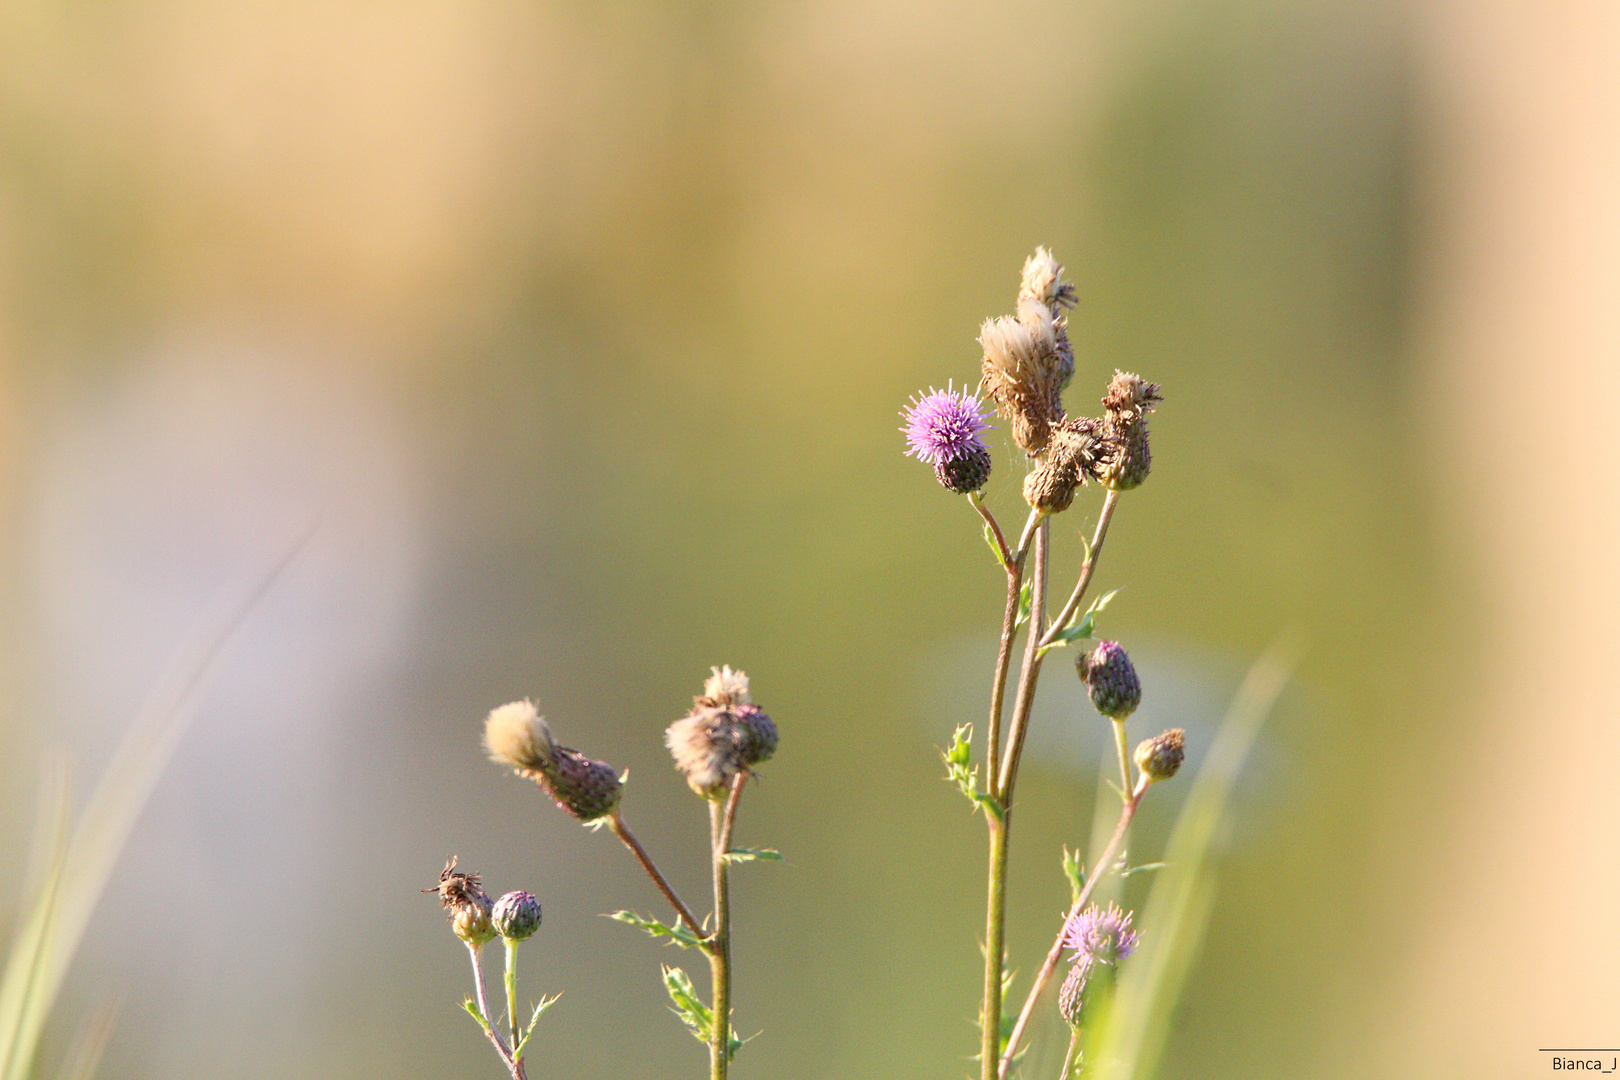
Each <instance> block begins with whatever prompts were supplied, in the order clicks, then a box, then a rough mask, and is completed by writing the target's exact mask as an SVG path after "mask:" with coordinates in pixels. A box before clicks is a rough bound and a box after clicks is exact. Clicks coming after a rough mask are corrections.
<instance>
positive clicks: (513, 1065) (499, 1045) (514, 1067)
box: [467, 942, 529, 1080]
mask: <svg viewBox="0 0 1620 1080" xmlns="http://www.w3.org/2000/svg"><path fill="white" fill-rule="evenodd" d="M467 951H468V952H469V953H471V954H472V969H473V993H474V994H475V995H476V1000H477V1002H478V1015H479V1018H480V1020H481V1021H482V1023H483V1025H484V1034H485V1035H488V1036H489V1041H490V1042H492V1043H494V1044H495V1052H496V1053H497V1054H499V1055H500V1056H501V1064H503V1065H505V1066H506V1070H507V1071H508V1072H510V1073H511V1074H512V1080H529V1078H528V1075H527V1074H526V1073H525V1072H524V1071H523V1063H522V1062H520V1061H518V1060H517V1059H516V1058H514V1057H513V1056H512V1051H510V1050H508V1049H507V1048H506V1040H505V1039H503V1038H501V1032H500V1027H499V1026H498V1025H495V1024H491V1023H490V1020H489V992H488V991H487V990H485V989H484V963H483V958H482V953H483V949H482V947H481V946H478V945H474V944H472V943H471V942H468V943H467Z"/></svg>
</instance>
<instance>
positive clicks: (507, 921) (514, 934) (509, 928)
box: [490, 889, 540, 941]
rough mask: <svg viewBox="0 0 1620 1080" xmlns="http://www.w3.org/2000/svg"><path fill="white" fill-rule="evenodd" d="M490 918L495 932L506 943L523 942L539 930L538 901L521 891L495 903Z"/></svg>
mask: <svg viewBox="0 0 1620 1080" xmlns="http://www.w3.org/2000/svg"><path fill="white" fill-rule="evenodd" d="M490 918H491V919H492V920H493V921H494V923H495V931H496V933H498V934H500V935H501V937H503V938H505V939H507V940H508V941H523V940H525V939H527V938H530V937H533V936H534V932H535V931H536V930H538V929H540V901H538V900H536V899H535V898H534V896H533V895H532V894H530V893H526V892H524V891H522V890H521V889H519V890H517V891H516V892H509V893H507V894H506V895H505V896H503V897H501V898H500V899H499V900H497V901H495V910H494V911H493V912H492V913H491V915H490Z"/></svg>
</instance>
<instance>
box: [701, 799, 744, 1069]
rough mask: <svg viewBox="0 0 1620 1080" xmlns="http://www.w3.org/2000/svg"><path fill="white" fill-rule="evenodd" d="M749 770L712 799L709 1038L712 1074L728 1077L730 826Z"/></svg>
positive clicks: (734, 819) (729, 1026) (729, 1056)
mask: <svg viewBox="0 0 1620 1080" xmlns="http://www.w3.org/2000/svg"><path fill="white" fill-rule="evenodd" d="M747 782H748V774H747V773H738V774H737V775H736V776H734V777H732V779H731V794H730V795H729V796H728V797H727V798H726V801H725V804H724V806H722V805H721V804H720V803H718V802H710V803H709V840H710V845H711V848H712V851H713V855H714V937H713V938H711V939H710V940H711V943H712V947H711V948H710V949H709V975H710V978H711V981H712V984H713V987H712V988H713V991H714V1030H713V1032H712V1033H711V1036H710V1039H709V1075H710V1077H711V1078H712V1080H726V1070H727V1068H728V1066H729V1065H730V1064H731V884H730V880H729V877H728V873H727V872H728V871H729V870H730V868H731V862H730V860H728V859H727V858H726V853H727V852H729V851H730V850H731V829H732V826H733V825H734V824H735V823H736V820H737V801H738V800H739V799H741V798H742V789H743V785H744V784H745V783H747Z"/></svg>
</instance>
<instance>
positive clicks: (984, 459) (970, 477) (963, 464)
mask: <svg viewBox="0 0 1620 1080" xmlns="http://www.w3.org/2000/svg"><path fill="white" fill-rule="evenodd" d="M934 479H936V480H938V481H939V482H940V483H941V484H942V485H944V487H945V490H946V491H954V492H955V493H956V494H958V495H967V494H970V493H971V492H975V491H979V490H981V489H983V487H984V485H986V484H988V483H989V482H990V451H989V450H986V449H983V448H980V449H978V450H969V451H968V452H967V453H965V454H963V455H961V456H960V457H955V458H947V459H944V460H941V461H937V462H935V463H934Z"/></svg>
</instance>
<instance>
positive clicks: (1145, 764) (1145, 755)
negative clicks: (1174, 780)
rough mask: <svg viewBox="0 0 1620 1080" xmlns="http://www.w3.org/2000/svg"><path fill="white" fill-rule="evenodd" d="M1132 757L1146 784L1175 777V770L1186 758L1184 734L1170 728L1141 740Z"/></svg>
mask: <svg viewBox="0 0 1620 1080" xmlns="http://www.w3.org/2000/svg"><path fill="white" fill-rule="evenodd" d="M1132 756H1133V757H1134V758H1135V759H1136V767H1137V768H1138V769H1140V770H1142V775H1143V776H1145V777H1147V781H1148V783H1150V784H1151V783H1154V782H1155V781H1158V780H1168V779H1170V778H1171V777H1172V776H1174V775H1176V770H1177V769H1179V768H1181V762H1182V760H1183V759H1184V758H1185V757H1186V756H1187V735H1186V732H1184V731H1182V730H1181V729H1180V728H1171V729H1170V730H1169V731H1166V732H1163V733H1162V734H1159V735H1155V736H1153V738H1151V739H1143V740H1142V741H1141V742H1140V743H1138V744H1137V746H1136V753H1135V754H1134V755H1132Z"/></svg>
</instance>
